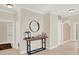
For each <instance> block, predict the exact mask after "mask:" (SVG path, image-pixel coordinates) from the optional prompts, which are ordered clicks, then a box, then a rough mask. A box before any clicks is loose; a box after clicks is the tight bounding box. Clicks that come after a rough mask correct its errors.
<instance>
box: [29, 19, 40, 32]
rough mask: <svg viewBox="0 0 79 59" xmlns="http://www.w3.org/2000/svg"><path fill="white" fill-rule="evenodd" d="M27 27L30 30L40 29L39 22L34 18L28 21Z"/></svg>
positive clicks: (36, 30)
mask: <svg viewBox="0 0 79 59" xmlns="http://www.w3.org/2000/svg"><path fill="white" fill-rule="evenodd" d="M29 28H30V30H31V31H32V32H38V31H39V29H40V24H39V23H38V22H37V21H36V20H32V21H31V22H30V23H29Z"/></svg>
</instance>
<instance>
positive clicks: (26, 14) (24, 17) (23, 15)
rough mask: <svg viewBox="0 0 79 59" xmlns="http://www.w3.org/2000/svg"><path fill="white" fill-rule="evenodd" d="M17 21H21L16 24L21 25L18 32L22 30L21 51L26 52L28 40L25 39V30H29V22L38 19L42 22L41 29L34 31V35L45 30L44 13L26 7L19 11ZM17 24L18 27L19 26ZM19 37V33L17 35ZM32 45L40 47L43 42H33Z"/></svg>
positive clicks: (20, 38) (20, 37)
mask: <svg viewBox="0 0 79 59" xmlns="http://www.w3.org/2000/svg"><path fill="white" fill-rule="evenodd" d="M35 16H37V18H34V17H35ZM17 17H18V18H17V20H16V21H17V22H18V21H19V23H18V24H17V22H16V26H17V25H18V26H19V29H18V30H17V31H16V32H18V31H19V32H20V33H19V45H20V46H19V50H20V53H23V52H25V53H26V50H27V49H26V48H27V47H26V41H25V40H23V39H24V38H25V31H27V30H28V29H29V28H28V26H29V22H30V21H31V20H34V19H35V20H37V21H38V22H39V24H40V29H39V31H38V32H36V33H33V32H32V35H39V34H41V33H42V32H43V15H42V14H39V13H36V12H33V11H29V10H26V9H19V13H18V16H17ZM18 26H17V27H18ZM16 37H18V35H17V36H16ZM32 44H33V45H32V47H33V48H38V47H41V43H40V41H39V42H37V41H35V42H33V43H32Z"/></svg>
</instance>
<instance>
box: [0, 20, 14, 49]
mask: <svg viewBox="0 0 79 59" xmlns="http://www.w3.org/2000/svg"><path fill="white" fill-rule="evenodd" d="M9 48H15V22H14V21H10V20H0V50H4V49H9Z"/></svg>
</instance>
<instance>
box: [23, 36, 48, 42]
mask: <svg viewBox="0 0 79 59" xmlns="http://www.w3.org/2000/svg"><path fill="white" fill-rule="evenodd" d="M46 38H48V37H47V36H41V37H40V36H35V37H32V38H28V37H25V38H24V40H30V41H34V40H41V39H46Z"/></svg>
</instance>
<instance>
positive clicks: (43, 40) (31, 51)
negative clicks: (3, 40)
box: [24, 36, 47, 55]
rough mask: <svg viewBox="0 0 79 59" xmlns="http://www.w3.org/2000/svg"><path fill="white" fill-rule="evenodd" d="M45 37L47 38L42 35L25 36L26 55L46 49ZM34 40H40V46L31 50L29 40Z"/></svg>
mask: <svg viewBox="0 0 79 59" xmlns="http://www.w3.org/2000/svg"><path fill="white" fill-rule="evenodd" d="M46 38H47V36H42V37H39V36H37V37H32V38H27V37H25V38H24V40H26V41H27V53H28V55H31V54H33V53H36V52H39V51H42V50H45V49H46ZM36 40H41V43H42V46H41V47H40V48H37V49H35V50H31V41H36Z"/></svg>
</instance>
